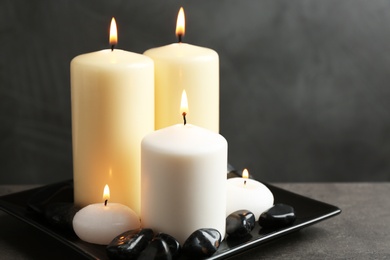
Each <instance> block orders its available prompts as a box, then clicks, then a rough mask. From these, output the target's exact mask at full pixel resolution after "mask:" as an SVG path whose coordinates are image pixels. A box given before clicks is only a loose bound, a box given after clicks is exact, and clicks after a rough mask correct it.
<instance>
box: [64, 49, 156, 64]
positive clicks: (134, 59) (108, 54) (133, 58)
mask: <svg viewBox="0 0 390 260" xmlns="http://www.w3.org/2000/svg"><path fill="white" fill-rule="evenodd" d="M71 63H80V64H86V65H90V66H101V65H104V66H107V64H110V65H111V66H123V65H127V66H131V67H137V66H140V65H142V66H143V65H147V66H148V65H153V64H154V63H153V60H152V59H151V58H150V57H147V56H145V55H142V54H139V53H135V52H129V51H124V50H121V49H115V50H114V51H111V49H105V50H100V51H95V52H89V53H84V54H80V55H78V56H76V57H74V58H73V59H72V62H71Z"/></svg>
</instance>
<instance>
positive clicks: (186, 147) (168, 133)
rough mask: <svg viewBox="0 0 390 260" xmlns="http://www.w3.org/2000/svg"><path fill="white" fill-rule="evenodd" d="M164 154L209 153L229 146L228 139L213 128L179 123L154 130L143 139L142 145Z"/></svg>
mask: <svg viewBox="0 0 390 260" xmlns="http://www.w3.org/2000/svg"><path fill="white" fill-rule="evenodd" d="M145 146H147V147H149V148H151V149H154V150H155V151H159V152H161V153H164V154H175V155H178V156H180V155H182V156H183V157H184V156H187V155H194V154H201V153H202V154H203V153H205V154H207V153H212V152H214V151H216V150H220V149H225V148H227V141H226V139H225V138H224V137H223V136H222V135H220V134H218V133H215V132H213V131H211V130H208V129H205V128H202V127H198V126H195V125H192V124H186V125H183V124H177V125H173V126H169V127H166V128H162V129H159V130H157V131H154V132H152V133H150V134H148V135H147V136H145V137H144V138H143V140H142V147H145Z"/></svg>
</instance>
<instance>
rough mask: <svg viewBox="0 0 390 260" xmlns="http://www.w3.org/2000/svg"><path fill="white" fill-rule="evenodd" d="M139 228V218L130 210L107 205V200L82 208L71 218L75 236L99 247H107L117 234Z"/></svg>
mask: <svg viewBox="0 0 390 260" xmlns="http://www.w3.org/2000/svg"><path fill="white" fill-rule="evenodd" d="M106 187H107V188H106ZM106 187H105V190H107V189H108V186H107V185H106ZM105 194H106V192H105ZM139 227H140V220H139V217H138V216H137V214H136V213H135V212H134V211H133V210H132V209H130V208H129V207H127V206H125V205H123V204H119V203H107V200H106V201H105V203H96V204H91V205H88V206H86V207H84V208H82V209H81V210H80V211H78V212H77V213H76V215H75V216H74V218H73V230H74V232H75V233H76V235H77V236H78V237H79V238H80V239H81V240H83V241H86V242H89V243H93V244H99V245H108V244H109V243H110V242H111V241H112V240H113V239H114V238H115V237H116V236H118V235H119V234H121V233H123V232H125V231H128V230H132V229H137V228H139Z"/></svg>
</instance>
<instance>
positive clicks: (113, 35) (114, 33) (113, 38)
mask: <svg viewBox="0 0 390 260" xmlns="http://www.w3.org/2000/svg"><path fill="white" fill-rule="evenodd" d="M117 43H118V30H117V28H116V22H115V18H114V17H112V19H111V25H110V45H111V46H115V45H116V44H117ZM112 49H113V47H112Z"/></svg>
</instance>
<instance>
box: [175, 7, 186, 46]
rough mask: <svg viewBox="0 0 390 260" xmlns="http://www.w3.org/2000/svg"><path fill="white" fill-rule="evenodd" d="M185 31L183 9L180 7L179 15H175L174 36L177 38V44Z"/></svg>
mask: <svg viewBox="0 0 390 260" xmlns="http://www.w3.org/2000/svg"><path fill="white" fill-rule="evenodd" d="M185 31H186V19H185V16H184V9H183V7H180V10H179V14H178V15H177V21H176V36H177V37H178V40H179V42H181V38H182V37H183V36H184V34H185Z"/></svg>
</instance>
